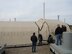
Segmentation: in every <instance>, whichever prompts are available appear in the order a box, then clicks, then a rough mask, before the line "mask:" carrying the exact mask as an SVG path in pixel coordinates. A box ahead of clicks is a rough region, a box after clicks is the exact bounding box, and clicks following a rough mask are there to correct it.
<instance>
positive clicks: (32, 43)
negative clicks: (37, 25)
mask: <svg viewBox="0 0 72 54" xmlns="http://www.w3.org/2000/svg"><path fill="white" fill-rule="evenodd" d="M32 52H34V43H32Z"/></svg>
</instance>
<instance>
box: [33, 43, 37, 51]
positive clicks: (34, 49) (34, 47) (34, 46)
mask: <svg viewBox="0 0 72 54" xmlns="http://www.w3.org/2000/svg"><path fill="white" fill-rule="evenodd" d="M33 52H36V43H34V44H33Z"/></svg>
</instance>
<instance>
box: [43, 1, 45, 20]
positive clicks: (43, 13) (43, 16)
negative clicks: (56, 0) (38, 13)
mask: <svg viewBox="0 0 72 54" xmlns="http://www.w3.org/2000/svg"><path fill="white" fill-rule="evenodd" d="M43 18H44V19H45V2H44V3H43Z"/></svg>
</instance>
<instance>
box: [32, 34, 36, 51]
mask: <svg viewBox="0 0 72 54" xmlns="http://www.w3.org/2000/svg"><path fill="white" fill-rule="evenodd" d="M31 41H32V52H36V43H37V37H36V35H35V33H33V35H32V36H31Z"/></svg>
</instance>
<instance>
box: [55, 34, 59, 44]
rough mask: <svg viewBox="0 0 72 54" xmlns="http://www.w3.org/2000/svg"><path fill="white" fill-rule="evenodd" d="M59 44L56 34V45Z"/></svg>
mask: <svg viewBox="0 0 72 54" xmlns="http://www.w3.org/2000/svg"><path fill="white" fill-rule="evenodd" d="M58 44H59V35H56V45H58Z"/></svg>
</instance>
